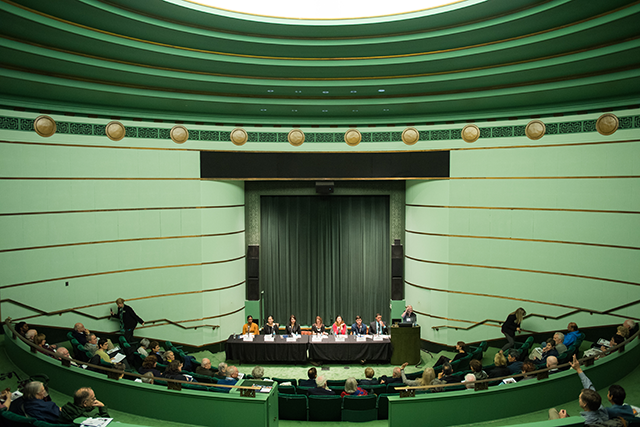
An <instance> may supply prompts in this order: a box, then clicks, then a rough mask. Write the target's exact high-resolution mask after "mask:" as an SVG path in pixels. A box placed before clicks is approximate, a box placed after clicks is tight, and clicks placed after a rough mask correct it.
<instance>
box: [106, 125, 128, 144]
mask: <svg viewBox="0 0 640 427" xmlns="http://www.w3.org/2000/svg"><path fill="white" fill-rule="evenodd" d="M104 133H105V134H106V135H107V138H109V139H110V140H112V141H120V140H121V139H122V138H124V136H125V134H126V133H127V131H126V129H125V128H124V125H123V124H122V123H120V122H116V121H113V122H109V123H107V125H106V126H105V127H104Z"/></svg>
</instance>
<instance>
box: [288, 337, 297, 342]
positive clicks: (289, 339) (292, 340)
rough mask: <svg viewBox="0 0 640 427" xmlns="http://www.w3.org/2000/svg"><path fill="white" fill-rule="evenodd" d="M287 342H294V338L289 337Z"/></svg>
mask: <svg viewBox="0 0 640 427" xmlns="http://www.w3.org/2000/svg"><path fill="white" fill-rule="evenodd" d="M287 342H296V338H295V337H289V338H287Z"/></svg>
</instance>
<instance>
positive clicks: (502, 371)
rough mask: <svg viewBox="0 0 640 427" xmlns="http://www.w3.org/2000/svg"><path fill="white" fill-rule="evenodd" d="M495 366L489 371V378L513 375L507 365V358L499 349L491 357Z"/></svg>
mask: <svg viewBox="0 0 640 427" xmlns="http://www.w3.org/2000/svg"><path fill="white" fill-rule="evenodd" d="M493 363H494V365H495V368H493V369H492V370H491V371H489V378H501V377H508V376H509V375H513V374H512V373H511V370H509V368H508V367H507V358H506V357H504V353H502V352H501V351H499V352H498V353H496V355H495V356H494V358H493Z"/></svg>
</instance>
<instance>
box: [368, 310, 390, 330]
mask: <svg viewBox="0 0 640 427" xmlns="http://www.w3.org/2000/svg"><path fill="white" fill-rule="evenodd" d="M387 333H389V332H388V330H387V325H385V323H384V322H383V321H382V315H381V314H380V313H377V314H376V320H374V321H373V322H371V324H370V325H369V334H371V335H380V334H387Z"/></svg>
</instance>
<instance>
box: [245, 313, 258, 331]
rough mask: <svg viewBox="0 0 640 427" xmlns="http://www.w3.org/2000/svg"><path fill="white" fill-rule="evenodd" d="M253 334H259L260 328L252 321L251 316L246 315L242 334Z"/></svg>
mask: <svg viewBox="0 0 640 427" xmlns="http://www.w3.org/2000/svg"><path fill="white" fill-rule="evenodd" d="M247 334H253V335H260V329H259V328H258V324H257V323H253V316H251V315H249V316H247V323H245V324H244V326H243V327H242V335H247Z"/></svg>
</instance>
